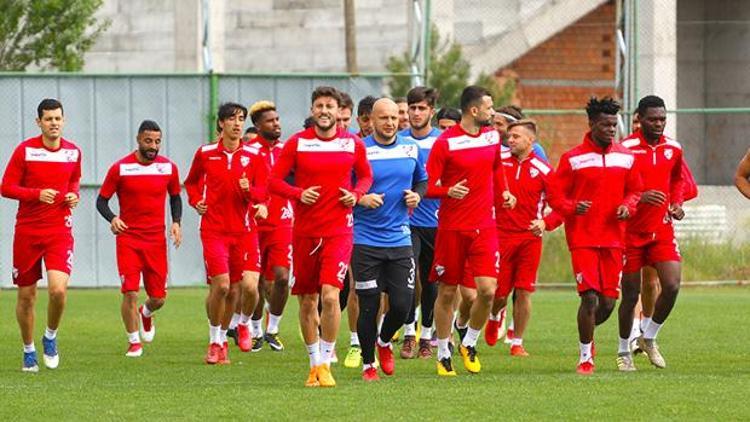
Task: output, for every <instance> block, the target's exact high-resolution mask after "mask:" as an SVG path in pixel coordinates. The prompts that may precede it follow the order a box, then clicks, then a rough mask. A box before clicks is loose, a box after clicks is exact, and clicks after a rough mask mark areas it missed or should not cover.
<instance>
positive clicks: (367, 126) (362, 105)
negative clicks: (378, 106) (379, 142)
mask: <svg viewBox="0 0 750 422" xmlns="http://www.w3.org/2000/svg"><path fill="white" fill-rule="evenodd" d="M376 100H377V98H375V97H373V96H372V95H368V96H366V97H365V98H362V99H361V100H359V103H358V104H357V125H358V126H359V133H358V134H357V136H359V137H360V138H366V137H368V136H370V135H372V120H371V119H370V114H372V106H373V104H375V101H376Z"/></svg>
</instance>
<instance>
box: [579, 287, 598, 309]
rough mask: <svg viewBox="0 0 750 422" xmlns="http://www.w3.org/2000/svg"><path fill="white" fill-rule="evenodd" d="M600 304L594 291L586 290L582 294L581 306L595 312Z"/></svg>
mask: <svg viewBox="0 0 750 422" xmlns="http://www.w3.org/2000/svg"><path fill="white" fill-rule="evenodd" d="M598 304H599V299H598V298H597V297H596V293H594V292H590V291H589V292H585V293H583V294H582V295H581V307H582V308H583V309H585V310H586V311H589V312H594V311H595V310H596V307H597V306H598Z"/></svg>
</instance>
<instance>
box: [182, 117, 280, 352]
mask: <svg viewBox="0 0 750 422" xmlns="http://www.w3.org/2000/svg"><path fill="white" fill-rule="evenodd" d="M246 117H247V109H246V108H245V107H244V106H242V105H241V104H236V103H225V104H222V105H221V106H220V107H219V113H218V122H219V125H220V126H221V136H220V137H219V140H218V142H216V143H214V144H209V145H204V146H202V147H200V148H198V150H197V151H196V153H195V157H194V158H193V163H192V165H191V167H190V172H189V173H188V176H187V178H186V179H185V190H186V191H187V194H188V201H189V203H190V206H192V207H193V208H195V209H196V211H197V212H198V214H199V215H200V216H201V243H202V244H203V258H204V260H205V263H206V272H207V275H208V277H209V281H208V282H209V292H208V299H207V307H208V318H209V324H210V327H209V346H208V352H207V353H206V358H205V361H206V363H208V364H217V363H218V364H227V363H229V356H228V350H227V329H228V327H229V323H230V320H231V319H232V313H233V311H234V303H235V300H236V299H237V296H238V295H241V298H242V313H244V314H245V315H250V314H252V312H253V310H254V309H255V305H256V303H257V301H258V273H259V271H260V255H259V251H258V238H257V234H256V227H255V222H254V219H253V218H252V214H251V211H252V210H254V208H253V207H252V205H253V203H256V204H257V203H260V202H262V201H265V199H266V189H265V187H266V183H267V174H268V173H267V172H268V169H267V167H266V164H265V163H264V162H263V161H262V159H261V158H260V157H259V156H258V150H257V149H255V148H252V147H249V146H245V145H242V143H241V138H242V127H243V125H244V124H245V118H246ZM238 283H240V284H239V286H241V287H240V288H233V287H232V285H238ZM245 329H246V328H242V329H241V328H240V327H239V326H238V329H237V331H238V333H239V332H240V331H241V330H243V331H244V330H245ZM248 332H249V330H248ZM239 345H240V349H241V350H243V351H249V350H250V348H251V342H250V339H249V336H247V337H240V339H239Z"/></svg>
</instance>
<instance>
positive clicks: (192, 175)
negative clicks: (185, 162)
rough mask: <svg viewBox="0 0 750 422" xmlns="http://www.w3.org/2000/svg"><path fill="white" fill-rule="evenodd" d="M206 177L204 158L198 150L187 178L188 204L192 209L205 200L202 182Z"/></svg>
mask: <svg viewBox="0 0 750 422" xmlns="http://www.w3.org/2000/svg"><path fill="white" fill-rule="evenodd" d="M204 175H205V169H204V168H203V156H202V154H201V150H200V148H198V151H196V152H195V156H194V157H193V163H192V164H191V165H190V171H189V172H188V175H187V177H186V178H185V191H186V192H187V196H188V204H190V206H192V207H195V204H197V203H198V202H200V201H201V200H202V199H203V193H202V190H203V189H202V187H203V186H202V180H203V176H204Z"/></svg>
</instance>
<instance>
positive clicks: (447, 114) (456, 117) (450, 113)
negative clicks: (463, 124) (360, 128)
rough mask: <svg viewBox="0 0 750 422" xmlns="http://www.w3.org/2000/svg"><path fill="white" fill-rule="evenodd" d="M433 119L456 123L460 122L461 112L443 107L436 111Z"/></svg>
mask: <svg viewBox="0 0 750 422" xmlns="http://www.w3.org/2000/svg"><path fill="white" fill-rule="evenodd" d="M435 118H436V119H438V120H443V119H448V120H453V121H454V122H456V123H458V122H460V121H461V112H460V111H458V110H456V109H455V108H451V107H443V108H441V109H440V110H438V112H437V115H436V116H435Z"/></svg>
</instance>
